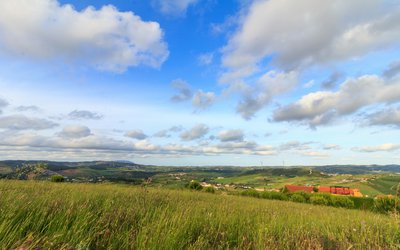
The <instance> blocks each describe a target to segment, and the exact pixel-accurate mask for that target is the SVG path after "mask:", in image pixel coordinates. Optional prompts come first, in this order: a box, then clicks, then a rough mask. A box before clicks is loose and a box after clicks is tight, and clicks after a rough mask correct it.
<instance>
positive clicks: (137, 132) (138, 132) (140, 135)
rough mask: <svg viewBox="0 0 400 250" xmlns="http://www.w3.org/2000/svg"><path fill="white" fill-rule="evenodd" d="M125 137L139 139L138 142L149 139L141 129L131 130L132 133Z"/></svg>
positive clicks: (129, 132) (127, 133)
mask: <svg viewBox="0 0 400 250" xmlns="http://www.w3.org/2000/svg"><path fill="white" fill-rule="evenodd" d="M125 136H126V137H129V138H133V139H137V140H144V139H146V138H147V137H148V136H147V135H146V134H145V133H143V131H142V130H140V129H135V130H130V131H128V132H126V134H125Z"/></svg>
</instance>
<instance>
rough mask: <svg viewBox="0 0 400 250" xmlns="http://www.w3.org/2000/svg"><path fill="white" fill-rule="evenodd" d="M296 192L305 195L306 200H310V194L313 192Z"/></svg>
mask: <svg viewBox="0 0 400 250" xmlns="http://www.w3.org/2000/svg"><path fill="white" fill-rule="evenodd" d="M295 194H299V195H301V196H303V197H304V199H305V200H306V201H308V200H309V199H310V196H311V194H309V193H306V192H304V191H298V192H295Z"/></svg>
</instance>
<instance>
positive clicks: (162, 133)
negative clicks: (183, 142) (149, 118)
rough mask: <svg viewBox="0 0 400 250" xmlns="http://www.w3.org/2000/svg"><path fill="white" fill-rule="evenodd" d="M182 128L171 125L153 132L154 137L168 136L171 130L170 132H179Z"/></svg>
mask: <svg viewBox="0 0 400 250" xmlns="http://www.w3.org/2000/svg"><path fill="white" fill-rule="evenodd" d="M182 130H183V128H182V127H181V126H172V127H170V128H169V129H163V130H160V131H158V132H157V133H155V134H154V137H160V138H168V137H171V134H170V133H171V132H172V133H177V132H181V131H182Z"/></svg>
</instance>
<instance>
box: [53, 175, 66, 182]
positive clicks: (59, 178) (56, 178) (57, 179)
mask: <svg viewBox="0 0 400 250" xmlns="http://www.w3.org/2000/svg"><path fill="white" fill-rule="evenodd" d="M50 180H51V181H52V182H64V181H65V179H64V176H62V175H53V176H51V178H50Z"/></svg>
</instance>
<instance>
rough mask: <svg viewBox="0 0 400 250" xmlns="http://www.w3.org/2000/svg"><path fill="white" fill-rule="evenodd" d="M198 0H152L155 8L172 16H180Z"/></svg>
mask: <svg viewBox="0 0 400 250" xmlns="http://www.w3.org/2000/svg"><path fill="white" fill-rule="evenodd" d="M197 2H198V0H152V5H153V7H154V8H155V9H157V10H158V11H160V12H161V13H163V14H167V15H172V16H182V15H185V14H186V10H187V8H188V7H189V6H190V5H194V4H196V3H197Z"/></svg>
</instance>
